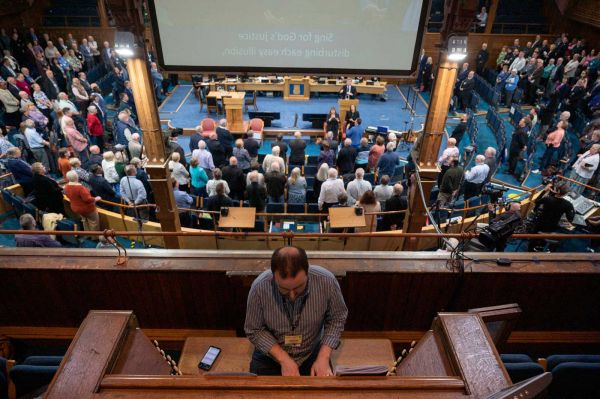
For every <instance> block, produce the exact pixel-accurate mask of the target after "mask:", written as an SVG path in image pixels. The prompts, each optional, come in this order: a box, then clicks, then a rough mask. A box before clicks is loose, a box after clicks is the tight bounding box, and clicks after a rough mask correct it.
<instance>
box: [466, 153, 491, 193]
mask: <svg viewBox="0 0 600 399" xmlns="http://www.w3.org/2000/svg"><path fill="white" fill-rule="evenodd" d="M489 173H490V167H489V166H487V164H486V163H485V156H484V155H477V157H476V158H475V166H474V167H472V168H471V170H468V171H466V172H465V196H464V197H465V200H468V199H469V198H472V197H476V196H478V195H479V194H480V193H481V188H482V187H483V183H484V182H485V179H487V176H488V174H489Z"/></svg>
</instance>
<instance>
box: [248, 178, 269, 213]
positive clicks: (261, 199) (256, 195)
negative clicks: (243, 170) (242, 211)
mask: <svg viewBox="0 0 600 399" xmlns="http://www.w3.org/2000/svg"><path fill="white" fill-rule="evenodd" d="M245 198H246V200H247V201H248V205H249V206H250V207H251V208H256V211H257V212H262V211H264V210H265V201H266V200H267V190H266V189H265V187H264V186H261V185H259V184H258V183H257V182H252V183H250V185H249V186H248V187H247V188H246V196H245Z"/></svg>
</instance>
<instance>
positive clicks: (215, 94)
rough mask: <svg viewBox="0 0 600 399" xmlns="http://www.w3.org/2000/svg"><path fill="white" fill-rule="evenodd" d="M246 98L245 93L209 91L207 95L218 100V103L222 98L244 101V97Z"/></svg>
mask: <svg viewBox="0 0 600 399" xmlns="http://www.w3.org/2000/svg"><path fill="white" fill-rule="evenodd" d="M245 96H246V93H244V92H243V91H216V90H214V91H209V92H208V94H207V95H206V97H214V98H216V99H217V101H219V100H221V99H222V98H235V99H238V100H243V99H244V97H245Z"/></svg>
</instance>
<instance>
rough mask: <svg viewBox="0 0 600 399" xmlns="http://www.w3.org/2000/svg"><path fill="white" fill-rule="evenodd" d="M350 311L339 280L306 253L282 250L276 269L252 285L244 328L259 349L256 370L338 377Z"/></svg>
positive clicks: (273, 264) (276, 256) (275, 258)
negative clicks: (337, 353)
mask: <svg viewBox="0 0 600 399" xmlns="http://www.w3.org/2000/svg"><path fill="white" fill-rule="evenodd" d="M347 316H348V309H347V308H346V304H345V303H344V298H343V296H342V292H341V290H340V286H339V284H338V282H337V280H336V278H335V276H334V275H333V274H332V273H331V272H329V271H327V270H326V269H324V268H322V267H320V266H309V265H308V257H307V255H306V252H305V251H304V250H303V249H301V248H296V247H283V248H279V249H277V250H276V251H275V252H274V253H273V256H272V258H271V270H266V271H264V272H263V273H261V274H260V275H259V276H258V278H257V279H256V280H255V281H254V282H253V283H252V287H251V288H250V293H249V294H248V306H247V310H246V321H245V325H244V329H245V331H246V335H247V336H248V339H249V340H250V342H252V344H254V346H255V350H254V353H253V355H252V361H251V363H250V371H251V372H253V373H256V374H258V375H284V376H298V375H312V376H327V375H332V372H331V366H330V361H329V359H330V355H331V352H332V351H333V350H335V349H337V347H338V346H339V344H340V337H341V335H342V331H343V330H344V324H345V323H346V317H347Z"/></svg>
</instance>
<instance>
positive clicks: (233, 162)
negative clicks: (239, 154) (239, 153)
mask: <svg viewBox="0 0 600 399" xmlns="http://www.w3.org/2000/svg"><path fill="white" fill-rule="evenodd" d="M229 165H231V166H237V158H236V157H230V158H229Z"/></svg>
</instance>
